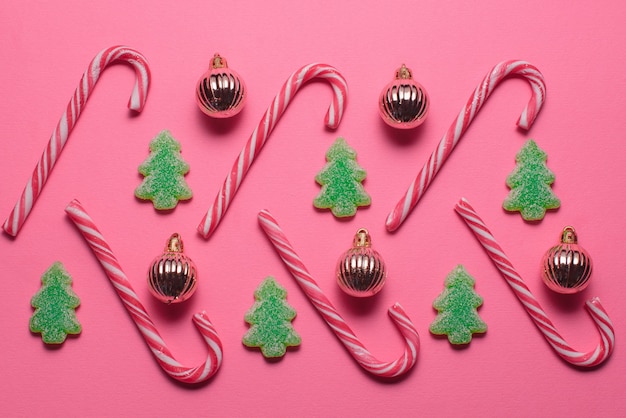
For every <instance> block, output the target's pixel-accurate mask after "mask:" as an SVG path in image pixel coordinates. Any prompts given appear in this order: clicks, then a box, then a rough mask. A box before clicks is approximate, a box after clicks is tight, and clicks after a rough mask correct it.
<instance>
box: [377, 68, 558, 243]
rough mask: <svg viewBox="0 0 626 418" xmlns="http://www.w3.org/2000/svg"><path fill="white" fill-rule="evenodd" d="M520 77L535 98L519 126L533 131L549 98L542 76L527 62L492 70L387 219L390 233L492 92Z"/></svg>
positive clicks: (427, 184) (398, 225)
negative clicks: (547, 97) (504, 83)
mask: <svg viewBox="0 0 626 418" xmlns="http://www.w3.org/2000/svg"><path fill="white" fill-rule="evenodd" d="M511 76H520V77H523V78H525V79H526V80H527V81H528V82H529V83H530V87H531V88H532V96H531V98H530V101H529V102H528V104H527V105H526V108H525V109H524V111H523V112H522V114H521V116H520V118H519V119H518V121H517V125H518V126H519V127H520V128H522V129H525V130H528V129H530V127H531V125H532V124H533V122H534V121H535V118H536V117H537V114H538V113H539V111H540V110H541V107H542V106H543V101H544V99H545V95H546V85H545V82H544V80H543V75H542V74H541V73H540V72H539V70H537V68H535V67H534V66H533V65H531V64H529V63H527V62H525V61H504V62H501V63H499V64H498V65H496V66H495V67H493V69H492V70H491V71H490V72H489V73H488V74H487V75H486V76H485V78H484V79H483V81H482V82H481V83H480V84H479V85H478V87H476V90H474V94H472V95H471V96H470V98H469V100H468V101H467V103H466V105H465V107H463V109H461V112H460V113H459V115H458V116H457V118H456V119H455V121H454V122H453V123H452V125H450V128H448V131H447V132H446V134H445V135H444V136H443V138H441V140H440V141H439V145H438V146H437V148H436V149H435V150H434V151H433V153H432V154H431V156H430V157H429V158H428V161H426V164H424V167H422V169H421V170H420V172H419V173H418V174H417V177H415V180H413V183H411V185H410V186H409V189H408V190H407V191H406V193H405V194H404V196H403V197H402V199H400V201H399V202H398V203H397V204H396V207H395V208H394V209H393V211H392V212H391V213H390V214H389V216H388V217H387V222H386V226H387V230H388V231H395V230H396V229H398V228H399V227H400V225H402V222H404V220H405V219H406V217H407V216H409V213H411V211H412V210H413V208H414V207H415V206H416V205H417V202H418V201H419V200H420V199H421V198H422V196H423V195H424V193H426V189H428V186H429V185H430V183H431V182H432V181H433V179H434V178H435V175H437V172H438V171H439V170H440V169H441V166H442V165H443V163H444V162H445V161H446V159H447V158H448V157H449V156H450V154H451V153H452V150H453V149H454V147H455V146H456V144H457V143H458V142H459V140H460V139H461V137H462V136H463V134H464V133H465V131H466V130H467V128H468V127H469V125H470V124H471V123H472V121H473V120H474V118H475V117H476V115H477V114H478V111H479V110H480V108H481V107H482V106H483V104H484V103H485V101H486V100H487V98H488V97H489V95H491V93H492V92H493V90H494V89H495V88H496V87H497V86H498V85H499V84H500V83H501V82H502V81H503V80H505V79H506V78H508V77H511Z"/></svg>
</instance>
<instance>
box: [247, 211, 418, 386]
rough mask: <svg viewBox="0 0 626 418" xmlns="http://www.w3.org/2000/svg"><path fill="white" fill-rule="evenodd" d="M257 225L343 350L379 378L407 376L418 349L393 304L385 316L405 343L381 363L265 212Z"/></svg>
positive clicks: (410, 325) (407, 324) (409, 327)
mask: <svg viewBox="0 0 626 418" xmlns="http://www.w3.org/2000/svg"><path fill="white" fill-rule="evenodd" d="M259 224H260V225H261V228H262V229H263V231H264V232H265V234H266V235H267V237H268V238H269V240H270V241H271V243H272V244H273V245H274V248H275V249H276V251H278V255H279V256H280V258H281V259H282V260H283V262H284V263H285V265H286V266H287V268H288V269H289V271H290V272H291V274H292V275H293V277H294V278H295V279H296V281H297V282H298V284H299V285H300V288H301V289H302V290H303V291H304V293H305V294H306V295H307V297H308V298H309V300H310V301H311V303H312V304H313V306H314V307H315V309H317V311H318V312H319V314H320V315H321V316H322V318H323V319H324V321H326V323H327V324H328V326H330V328H331V329H332V330H333V332H334V333H335V335H336V336H337V338H339V341H341V343H342V344H343V345H344V347H346V349H347V350H348V352H349V353H350V354H351V355H352V357H354V359H355V360H356V361H357V362H358V363H359V365H360V366H361V367H363V368H364V369H365V370H367V371H368V372H370V373H372V374H374V375H376V376H380V377H397V376H400V375H402V374H404V373H406V372H408V371H409V370H410V369H411V368H412V367H413V366H414V365H415V362H416V361H417V354H418V351H419V348H420V341H419V335H418V334H417V330H416V329H415V326H414V325H413V323H412V322H411V320H410V319H409V317H408V316H407V314H406V312H405V311H404V309H403V308H402V306H400V304H398V303H396V304H395V305H393V306H392V307H391V308H389V316H390V317H391V320H392V321H393V322H394V323H395V324H396V326H397V327H398V329H399V330H400V333H401V334H402V336H403V337H404V340H405V349H404V353H403V354H402V355H401V356H400V357H399V358H397V359H396V360H393V361H390V362H382V361H379V360H377V359H376V358H375V357H374V356H372V354H370V352H369V351H368V350H367V349H366V348H365V346H364V345H363V344H362V343H361V341H359V339H358V338H357V337H356V335H354V332H352V330H351V329H350V327H349V326H348V324H346V321H345V320H344V319H343V318H342V317H341V315H339V312H337V309H335V307H334V306H333V305H332V303H330V301H329V300H328V298H327V297H326V296H325V295H324V293H323V292H322V289H320V288H319V286H318V285H317V283H316V282H315V280H313V277H311V274H310V273H309V271H308V270H307V268H306V267H305V265H304V263H303V262H302V260H301V259H300V257H298V255H297V254H296V252H295V250H294V249H293V247H292V246H291V244H290V243H289V241H288V240H287V237H286V236H285V234H284V233H283V231H282V230H281V229H280V226H279V225H278V223H277V222H276V220H275V219H274V218H273V217H272V215H271V214H270V213H269V212H267V211H261V212H260V213H259Z"/></svg>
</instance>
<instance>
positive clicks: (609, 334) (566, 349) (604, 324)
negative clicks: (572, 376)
mask: <svg viewBox="0 0 626 418" xmlns="http://www.w3.org/2000/svg"><path fill="white" fill-rule="evenodd" d="M455 210H456V211H457V213H458V214H459V215H461V217H462V218H463V220H464V221H465V222H466V224H467V226H469V227H470V229H471V230H472V231H473V232H474V235H475V236H476V238H477V239H478V241H479V242H480V243H481V244H482V246H483V247H484V248H485V250H487V254H488V255H489V258H491V260H492V261H493V263H494V264H495V265H496V267H497V268H498V270H500V272H501V273H502V275H503V276H504V279H505V280H506V281H507V283H508V284H509V286H511V288H512V289H513V292H514V293H515V296H517V298H518V299H519V300H520V302H522V305H523V306H524V308H525V309H526V312H528V315H530V317H531V319H532V320H533V322H534V323H535V325H536V326H537V328H539V330H540V331H541V332H542V333H543V336H544V337H546V340H547V341H548V343H549V344H550V345H551V346H552V348H553V349H554V350H555V351H556V352H557V354H558V355H559V356H561V357H562V358H563V359H564V360H565V361H567V362H568V363H571V364H573V365H575V366H581V367H593V366H597V365H599V364H601V363H602V362H604V360H606V359H607V358H608V357H609V356H610V355H611V351H613V346H614V345H615V330H614V328H613V323H612V322H611V319H610V318H609V315H608V314H607V312H606V310H605V309H604V307H603V306H602V304H601V303H600V299H599V298H597V297H596V298H593V299H591V300H588V301H587V302H586V303H585V307H586V308H587V312H589V315H591V319H593V322H595V324H596V327H597V328H598V331H599V332H600V337H601V339H600V342H599V343H598V345H597V346H596V348H595V349H594V350H591V351H589V352H586V353H582V352H579V351H576V350H574V349H573V348H572V347H571V346H570V345H569V344H568V343H567V342H566V341H565V340H564V339H563V337H561V335H560V334H559V333H558V331H557V330H556V328H555V327H554V325H553V324H552V321H550V319H549V318H548V316H547V315H546V313H545V312H544V310H543V309H542V308H541V305H539V302H538V301H537V299H535V297H534V296H533V294H532V293H531V292H530V289H528V286H526V283H524V280H522V277H521V276H520V275H519V274H518V273H517V271H516V270H515V268H514V267H513V264H511V262H510V261H509V259H508V258H507V256H506V254H504V251H502V248H501V247H500V245H499V244H498V243H497V241H496V240H495V238H494V237H493V235H491V232H490V231H489V229H488V228H487V226H486V225H485V223H484V222H483V220H482V219H480V217H479V216H478V214H477V213H476V211H474V208H472V206H471V205H470V204H469V203H468V202H467V200H465V199H461V201H460V202H459V203H458V204H457V205H456V207H455Z"/></svg>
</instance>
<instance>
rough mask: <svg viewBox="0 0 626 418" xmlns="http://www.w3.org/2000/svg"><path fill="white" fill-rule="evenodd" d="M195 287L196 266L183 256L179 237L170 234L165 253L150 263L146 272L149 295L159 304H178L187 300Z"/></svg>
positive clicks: (181, 241) (181, 242)
mask: <svg viewBox="0 0 626 418" xmlns="http://www.w3.org/2000/svg"><path fill="white" fill-rule="evenodd" d="M196 286H197V274H196V265H195V264H194V262H193V261H192V260H191V259H190V258H189V257H187V256H186V255H185V254H183V240H182V239H181V237H180V235H178V234H172V236H171V237H170V238H169V239H168V241H167V245H166V246H165V251H164V252H163V254H162V255H160V256H158V257H156V258H155V259H154V261H152V264H151V265H150V268H149V270H148V288H149V289H150V293H152V295H153V296H154V297H156V298H157V299H159V300H160V301H161V302H164V303H167V304H170V303H179V302H183V301H185V300H187V299H189V298H190V297H191V295H193V293H194V292H195V291H196Z"/></svg>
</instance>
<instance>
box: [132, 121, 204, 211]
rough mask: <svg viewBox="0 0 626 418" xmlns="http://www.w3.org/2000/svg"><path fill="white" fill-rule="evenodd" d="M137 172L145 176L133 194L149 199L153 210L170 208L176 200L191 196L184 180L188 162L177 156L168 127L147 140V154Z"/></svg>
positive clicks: (175, 203)
mask: <svg viewBox="0 0 626 418" xmlns="http://www.w3.org/2000/svg"><path fill="white" fill-rule="evenodd" d="M139 172H140V173H141V174H143V175H144V176H145V178H144V179H143V181H142V182H141V184H140V185H139V186H138V187H137V188H136V189H135V196H137V197H138V198H139V199H144V200H152V204H153V205H154V207H155V209H158V210H168V209H174V208H175V207H176V205H177V204H178V201H179V200H187V199H191V197H192V192H191V189H190V188H189V186H188V185H187V182H186V181H185V174H187V173H188V172H189V164H187V163H186V162H185V161H184V160H183V158H182V157H181V155H180V143H179V142H178V141H176V139H174V138H173V137H172V134H171V133H170V132H169V131H168V130H164V131H161V132H160V133H159V134H158V135H157V136H156V137H155V138H154V139H153V140H152V141H151V142H150V155H149V156H148V158H146V160H145V161H144V162H143V163H142V164H141V165H140V166H139Z"/></svg>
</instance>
